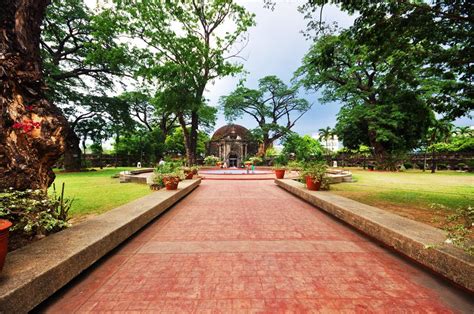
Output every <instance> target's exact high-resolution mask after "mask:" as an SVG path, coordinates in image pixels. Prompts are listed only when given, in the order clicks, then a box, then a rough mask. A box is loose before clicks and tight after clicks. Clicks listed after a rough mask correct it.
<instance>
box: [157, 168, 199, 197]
mask: <svg viewBox="0 0 474 314" xmlns="http://www.w3.org/2000/svg"><path fill="white" fill-rule="evenodd" d="M191 174H192V172H191ZM183 179H184V172H183V170H182V169H181V164H180V163H176V162H166V163H164V164H162V165H160V166H158V167H157V168H156V169H155V173H154V176H153V181H154V183H155V184H157V185H159V186H164V187H166V189H167V190H176V189H177V188H178V183H179V181H181V180H183Z"/></svg>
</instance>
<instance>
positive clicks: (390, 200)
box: [331, 169, 474, 225]
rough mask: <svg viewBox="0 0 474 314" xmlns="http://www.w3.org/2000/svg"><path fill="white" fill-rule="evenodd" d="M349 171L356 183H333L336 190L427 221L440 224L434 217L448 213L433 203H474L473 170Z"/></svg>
mask: <svg viewBox="0 0 474 314" xmlns="http://www.w3.org/2000/svg"><path fill="white" fill-rule="evenodd" d="M349 170H351V171H352V173H353V178H354V179H355V180H356V182H352V183H341V184H334V185H331V191H332V193H336V194H339V195H342V196H346V197H348V198H351V199H354V200H357V201H359V202H362V203H365V204H369V205H373V206H378V207H380V208H383V209H386V210H389V211H392V212H395V213H397V214H400V215H402V216H406V217H409V218H412V219H416V220H419V221H422V222H425V223H430V224H432V225H437V223H436V222H433V219H435V218H442V217H443V216H445V215H446V213H445V212H444V213H443V211H436V210H433V209H432V208H431V205H432V204H441V205H443V206H446V207H447V208H448V209H451V210H452V209H454V208H457V207H460V206H468V205H471V206H474V174H472V173H460V172H455V171H441V172H437V173H434V174H432V173H430V172H422V171H419V170H412V171H406V172H379V171H366V170H362V169H349Z"/></svg>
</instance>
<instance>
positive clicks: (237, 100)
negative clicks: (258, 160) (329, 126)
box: [220, 75, 311, 156]
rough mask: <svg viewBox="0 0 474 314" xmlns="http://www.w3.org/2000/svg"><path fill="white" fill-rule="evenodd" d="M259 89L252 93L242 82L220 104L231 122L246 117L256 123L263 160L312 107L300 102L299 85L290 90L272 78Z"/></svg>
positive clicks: (304, 101)
mask: <svg viewBox="0 0 474 314" xmlns="http://www.w3.org/2000/svg"><path fill="white" fill-rule="evenodd" d="M258 87H259V88H258V89H250V88H248V87H245V86H244V85H243V84H242V82H241V83H240V84H239V86H238V87H237V88H236V89H235V90H234V91H233V92H232V93H231V94H230V95H228V96H224V97H221V99H220V103H221V106H222V108H223V109H224V115H225V116H226V119H227V120H229V121H233V120H235V119H236V118H239V117H242V116H243V115H245V114H247V115H249V116H251V117H252V118H254V119H255V121H257V123H258V130H256V131H254V133H257V134H258V133H259V134H260V135H261V138H262V140H261V142H262V146H261V151H260V154H261V155H262V156H263V155H265V152H266V150H267V149H268V148H269V147H272V145H273V142H274V141H276V140H278V139H280V138H281V137H282V136H284V135H285V134H287V133H288V132H289V131H290V130H291V128H293V126H294V125H295V123H296V122H297V121H298V120H299V119H300V118H301V117H302V116H303V115H304V114H305V113H306V112H307V111H308V110H309V109H310V108H311V104H310V103H308V101H306V100H305V99H303V98H298V85H294V86H290V87H288V86H287V85H286V84H285V83H283V82H282V81H281V80H280V79H279V78H278V77H276V76H273V75H272V76H265V77H263V78H261V79H260V80H259V84H258Z"/></svg>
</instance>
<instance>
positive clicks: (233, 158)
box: [227, 152, 239, 167]
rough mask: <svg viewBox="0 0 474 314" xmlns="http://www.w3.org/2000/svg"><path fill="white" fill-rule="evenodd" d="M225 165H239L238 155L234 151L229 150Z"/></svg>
mask: <svg viewBox="0 0 474 314" xmlns="http://www.w3.org/2000/svg"><path fill="white" fill-rule="evenodd" d="M227 165H228V166H229V167H238V166H239V155H238V154H237V153H236V152H230V153H229V155H228V156H227Z"/></svg>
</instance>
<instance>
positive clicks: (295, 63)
mask: <svg viewBox="0 0 474 314" xmlns="http://www.w3.org/2000/svg"><path fill="white" fill-rule="evenodd" d="M85 2H86V3H87V4H88V5H89V6H90V7H91V8H93V7H95V6H96V4H97V3H98V2H97V0H85ZM99 2H103V1H101V0H99ZM238 2H239V3H241V4H242V5H244V6H245V7H246V8H247V10H249V11H250V12H253V13H255V15H256V18H255V19H256V23H257V25H256V26H254V27H252V28H251V29H250V30H249V34H248V35H249V39H250V40H249V42H248V44H247V46H246V47H245V49H244V50H243V51H242V53H241V56H242V57H243V58H245V59H246V60H245V61H243V60H242V61H241V62H242V63H243V65H244V67H245V71H246V72H247V75H246V86H247V87H250V88H257V84H258V80H259V79H260V78H262V77H264V76H267V75H276V76H278V77H279V78H280V79H282V80H283V81H284V82H285V83H287V84H289V83H290V80H291V78H292V77H293V73H294V71H295V70H296V69H297V68H298V67H299V66H300V64H301V60H302V58H303V56H304V55H305V53H306V52H307V51H308V49H309V48H310V46H311V42H310V41H308V40H306V39H305V38H304V36H303V34H302V33H301V31H302V30H304V29H305V27H306V21H305V20H304V18H303V15H302V14H301V13H299V12H298V10H297V8H298V6H299V5H301V4H302V3H304V2H306V1H303V0H275V1H274V2H276V6H275V8H274V10H273V11H272V10H269V9H267V8H264V7H263V1H262V0H240V1H238ZM323 18H324V20H325V21H327V22H332V21H337V23H338V24H339V26H341V27H349V26H350V25H352V23H353V21H354V19H355V17H354V16H349V15H348V14H346V13H344V12H341V11H340V10H339V9H338V8H337V7H336V6H325V8H324V15H323ZM239 61H240V59H239ZM242 78H243V77H242V76H237V77H226V78H222V79H220V80H217V81H216V82H213V83H212V84H209V85H208V86H207V92H206V95H205V96H206V98H207V99H208V100H209V103H210V104H211V105H212V106H218V103H219V98H220V97H221V96H225V95H228V94H229V93H230V92H232V90H234V89H235V87H236V85H237V83H238V82H239V80H240V79H242ZM300 97H303V98H306V99H307V100H308V101H309V102H310V103H312V104H313V106H312V108H311V110H310V111H308V112H307V113H306V114H305V115H304V116H303V117H302V118H301V119H300V120H299V121H298V123H297V124H296V125H295V127H294V129H293V130H294V131H296V132H298V133H300V134H313V133H315V132H317V130H318V129H320V128H324V127H327V126H330V127H334V125H335V123H336V115H337V113H338V111H339V108H340V106H341V104H340V103H330V104H321V103H320V102H319V101H318V98H319V97H320V95H319V94H314V93H305V92H304V91H302V93H301V94H300ZM226 123H227V122H226V121H225V119H224V116H223V114H222V112H219V115H218V120H217V121H216V125H215V127H216V128H218V127H220V126H222V125H224V124H226ZM235 123H239V124H242V125H244V126H245V127H247V128H253V127H255V126H256V122H255V121H254V120H252V118H250V117H244V118H242V119H240V120H236V121H235ZM455 124H456V125H460V126H461V125H463V126H464V125H473V124H474V122H473V121H472V120H470V119H468V118H462V119H458V120H457V121H455Z"/></svg>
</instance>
